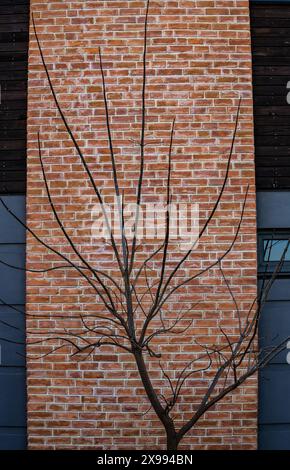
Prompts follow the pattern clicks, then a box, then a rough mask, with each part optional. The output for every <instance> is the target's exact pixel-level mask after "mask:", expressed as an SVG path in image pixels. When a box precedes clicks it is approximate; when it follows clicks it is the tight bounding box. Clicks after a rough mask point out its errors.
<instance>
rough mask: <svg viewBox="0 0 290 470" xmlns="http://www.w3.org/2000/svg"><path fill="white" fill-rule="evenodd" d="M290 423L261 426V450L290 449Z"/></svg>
mask: <svg viewBox="0 0 290 470" xmlns="http://www.w3.org/2000/svg"><path fill="white" fill-rule="evenodd" d="M289 442H290V425H289V424H286V425H284V424H280V425H279V424H275V425H273V424H263V425H261V426H260V435H259V448H260V449H261V450H267V449H272V450H289Z"/></svg>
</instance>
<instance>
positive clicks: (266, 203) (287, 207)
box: [257, 191, 290, 229]
mask: <svg viewBox="0 0 290 470" xmlns="http://www.w3.org/2000/svg"><path fill="white" fill-rule="evenodd" d="M257 224H258V228H259V229H263V228H264V229H268V228H270V229H272V228H275V229H278V228H282V229H284V228H285V229H288V228H289V227H290V193H289V191H285V192H284V191H283V192H274V191H259V192H258V193H257Z"/></svg>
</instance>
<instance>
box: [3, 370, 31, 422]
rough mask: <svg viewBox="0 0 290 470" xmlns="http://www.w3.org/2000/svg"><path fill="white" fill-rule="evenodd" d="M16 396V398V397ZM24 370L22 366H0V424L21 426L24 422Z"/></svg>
mask: <svg viewBox="0 0 290 470" xmlns="http://www.w3.org/2000/svg"><path fill="white" fill-rule="evenodd" d="M16 397H17V399H16ZM25 402H26V394H25V370H24V368H23V367H21V368H16V367H1V368H0V403H1V405H0V407H1V413H0V426H1V427H8V426H12V427H16V426H20V427H23V426H25V424H26V419H25V414H24V413H23V410H24V409H25Z"/></svg>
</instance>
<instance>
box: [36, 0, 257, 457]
mask: <svg viewBox="0 0 290 470" xmlns="http://www.w3.org/2000/svg"><path fill="white" fill-rule="evenodd" d="M144 8H145V2H144V1H143V0H142V1H141V0H140V1H137V0H136V1H135V0H129V1H114V0H112V1H93V0H92V1H88V0H86V1H75V0H68V1H63V0H62V1H58V0H54V1H47V0H45V1H44V0H41V1H40V0H32V1H31V11H32V12H33V13H34V16H35V22H36V25H37V30H38V33H39V38H40V41H41V44H42V47H43V51H44V55H45V59H46V62H47V65H48V68H49V70H50V74H51V78H52V81H53V83H54V86H55V89H56V91H57V94H58V97H59V101H60V103H61V105H62V108H63V110H64V112H65V115H66V116H67V118H68V121H69V123H70V125H71V127H72V129H73V131H74V132H75V135H76V137H77V140H78V143H79V145H80V147H81V148H82V150H83V152H84V155H85V157H86V160H87V162H88V165H89V166H90V169H91V171H92V173H93V175H94V178H95V180H96V182H97V184H98V185H99V186H100V187H101V188H102V194H103V195H104V197H105V198H106V201H110V198H111V196H112V192H113V184H112V177H111V176H112V175H111V171H110V155H109V149H108V142H107V136H106V127H105V113H104V103H103V99H102V90H101V78H100V67H99V59H98V47H99V46H101V47H102V54H103V62H104V70H105V76H106V82H107V91H108V100H109V107H110V113H111V123H112V132H113V140H114V146H115V152H116V158H117V166H118V170H119V175H120V186H121V187H122V188H123V189H124V190H125V192H126V194H127V195H128V198H130V197H133V195H134V194H135V188H136V181H137V177H138V162H139V148H138V145H136V143H135V142H134V141H136V140H138V138H139V136H140V123H141V108H140V97H141V83H142V61H141V57H142V50H143V39H142V38H143V23H144ZM148 36H149V38H148V56H147V66H148V78H147V94H146V98H147V128H146V142H147V143H149V144H150V145H147V146H146V163H145V188H144V200H145V201H150V200H154V199H155V200H156V199H160V198H161V196H162V194H163V195H164V193H165V178H166V165H167V164H166V161H167V154H168V141H169V133H170V127H171V121H172V117H173V116H176V133H175V139H174V149H173V164H172V165H173V171H172V193H173V198H176V200H177V198H179V199H178V200H179V201H182V202H192V200H193V199H194V201H195V202H198V203H199V204H200V212H201V217H202V220H205V218H206V216H207V214H209V211H210V209H211V208H212V205H213V203H214V201H215V199H216V197H217V194H218V191H219V188H220V186H221V184H222V182H223V177H224V173H225V168H226V164H227V157H228V153H229V148H230V144H231V136H232V131H233V126H234V121H235V115H236V112H237V105H238V100H239V96H242V98H243V100H242V105H241V116H240V125H239V131H238V135H237V138H236V145H235V151H234V156H233V163H232V165H231V171H230V178H229V181H228V184H227V188H226V191H225V194H224V196H223V199H222V203H221V205H220V208H219V210H218V212H217V213H216V217H215V218H214V220H213V221H212V223H211V224H210V228H209V230H208V231H207V233H206V234H205V236H204V237H203V240H202V241H201V242H200V244H199V247H198V249H197V250H195V252H194V253H193V254H192V256H191V258H190V260H189V262H188V263H187V265H186V267H187V269H188V270H189V272H190V273H194V272H195V271H197V270H198V269H200V268H201V267H205V266H206V265H208V264H209V263H210V262H212V261H214V260H215V259H217V257H218V256H219V255H221V254H222V253H223V252H224V250H225V249H226V248H227V247H228V246H229V244H230V243H231V241H232V239H233V234H234V230H235V227H236V226H237V224H238V222H239V218H240V212H241V207H242V203H243V197H244V193H245V190H246V186H247V184H248V183H249V184H250V195H249V198H248V201H247V207H246V213H245V216H244V220H243V224H242V229H241V232H240V234H239V237H238V240H237V242H236V243H235V245H234V249H233V250H232V252H231V253H230V254H229V255H228V256H227V257H226V258H225V259H224V261H223V268H224V270H225V273H226V276H227V277H228V279H229V282H230V284H231V288H232V290H233V292H234V293H235V296H236V298H237V301H238V304H239V308H240V310H241V312H244V313H245V312H246V311H247V308H248V306H249V305H250V304H251V302H252V300H253V298H254V297H255V292H256V233H255V230H256V229H255V187H254V165H253V163H254V156H253V128H252V96H251V91H252V90H251V53H250V30H249V11H248V1H246V0H191V1H189V0H178V1H177V0H175V1H173V0H152V1H151V6H150V13H149V33H148ZM28 116H29V118H28V195H27V214H28V223H29V224H30V226H31V227H32V228H33V229H34V230H35V231H36V233H37V234H38V235H39V236H40V237H42V238H43V239H44V240H45V241H46V242H47V243H49V244H51V245H53V246H54V247H55V248H56V249H57V250H59V251H61V252H63V253H65V254H66V255H67V256H68V257H69V258H70V259H71V260H74V261H76V260H77V258H76V255H75V254H74V253H73V252H72V250H71V248H70V247H69V246H68V244H67V242H66V240H65V238H64V236H63V235H62V232H61V230H60V229H59V228H58V226H57V224H56V222H55V219H54V217H53V215H52V213H51V209H50V206H49V204H48V200H47V196H46V192H45V186H44V183H43V179H42V176H41V169H40V165H39V158H38V150H37V132H38V131H39V132H40V138H41V145H42V149H43V160H44V164H45V169H46V173H47V178H48V181H49V183H48V184H49V187H50V188H51V193H52V195H53V201H54V203H55V206H56V209H57V211H58V212H59V215H60V217H61V219H62V221H63V223H64V225H65V227H66V228H67V230H68V232H69V233H70V234H71V236H72V239H73V241H74V242H75V244H76V246H77V247H78V248H79V250H80V251H81V252H82V253H83V255H84V256H85V257H86V258H87V259H89V260H91V261H93V262H94V263H95V265H98V266H100V267H102V268H106V269H110V270H111V271H110V272H115V267H116V264H115V263H114V260H113V259H112V255H111V250H110V247H109V246H108V245H103V244H102V243H100V242H99V241H98V240H97V241H94V242H93V243H91V238H90V233H91V232H90V226H91V225H90V224H91V215H90V213H91V211H90V209H91V208H92V206H93V204H94V202H95V199H94V194H93V190H92V188H91V186H90V184H89V182H88V180H87V177H86V174H85V172H84V168H83V166H82V164H81V162H80V160H79V158H78V156H77V154H76V151H75V149H74V148H73V145H72V142H71V140H70V139H69V137H68V135H67V133H66V132H65V129H64V126H63V124H62V122H61V119H60V117H59V114H58V112H57V110H56V107H55V104H54V102H53V98H52V96H51V93H50V91H49V87H48V83H47V80H46V77H45V73H44V70H43V67H42V65H41V61H40V55H39V52H38V50H37V46H36V41H35V38H34V34H33V32H32V29H31V36H30V57H29V108H28ZM128 200H129V199H128ZM142 246H143V252H141V254H140V256H141V258H142V254H143V256H144V253H146V250H147V251H148V249H151V245H150V246H148V245H147V244H146V243H143V244H142ZM178 256H180V254H178V253H176V252H175V251H174V250H173V251H171V256H170V263H171V264H172V265H173V263H174V260H176V259H178ZM61 264H65V263H64V262H63V261H62V260H61V259H59V257H58V256H57V255H56V254H53V253H51V252H49V251H48V250H47V249H46V248H45V247H43V246H41V245H40V244H39V243H37V242H36V241H35V239H34V238H33V237H32V236H31V235H29V236H28V245H27V266H28V268H30V269H32V268H33V269H40V270H41V269H48V268H51V267H52V266H59V265H61ZM153 267H154V266H153ZM152 275H153V274H152ZM155 275H156V272H155ZM181 275H182V273H181ZM143 281H144V279H143ZM196 301H199V304H198V305H196V306H194V305H195V304H196ZM180 305H183V306H187V308H188V307H189V306H191V305H193V306H192V310H191V311H190V312H189V313H188V315H187V317H186V318H185V319H184V322H185V323H184V325H187V324H188V323H186V321H187V320H192V321H193V323H192V326H191V328H190V329H189V330H188V331H187V332H186V333H185V334H183V335H178V336H167V337H165V338H164V337H163V340H162V341H163V342H161V340H160V343H159V344H157V345H156V348H157V349H158V348H159V349H162V352H163V356H162V362H163V365H164V367H165V369H167V370H168V371H169V373H170V374H172V375H171V376H172V377H173V378H174V374H177V371H178V370H181V369H182V367H183V366H184V364H185V363H186V362H188V361H189V360H191V359H192V358H193V357H194V354H198V353H199V352H200V347H199V346H198V345H197V344H196V343H195V342H194V340H193V338H196V339H197V340H198V342H201V343H204V344H211V343H215V342H220V341H223V338H221V335H220V330H219V326H220V325H221V326H223V327H224V328H225V329H226V331H227V332H228V334H229V335H234V334H235V333H236V331H237V317H236V312H235V306H234V305H233V302H232V299H231V297H230V295H229V291H228V289H227V288H226V286H225V284H224V283H223V281H222V279H221V276H220V272H219V270H218V269H217V268H214V269H212V270H210V271H209V272H208V273H206V274H205V275H204V276H202V278H200V279H198V280H197V281H195V282H194V283H191V285H190V286H187V287H185V288H184V289H183V290H181V291H178V293H177V294H176V295H175V296H174V297H173V298H172V301H171V303H170V304H169V306H168V309H169V311H168V315H169V317H170V316H171V318H174V317H175V312H176V311H177V309H178V306H180ZM27 312H28V316H27V338H28V343H34V344H30V345H28V348H27V349H28V351H27V353H28V358H27V367H28V379H27V383H28V434H29V446H30V448H31V449H43V448H46V449H49V448H97V449H123V448H124V449H162V448H164V443H165V439H164V432H163V430H162V428H161V427H160V424H159V422H158V420H157V419H156V417H155V416H154V414H153V413H152V411H151V410H149V411H148V412H147V413H146V411H147V410H148V402H147V400H146V397H145V395H144V392H143V389H142V386H141V382H140V380H139V378H138V374H137V372H136V367H135V365H134V362H133V361H132V359H131V357H130V355H127V354H125V353H120V352H119V351H118V350H116V349H112V348H111V347H110V346H107V347H103V348H101V349H96V350H95V351H94V353H93V354H92V355H91V356H90V357H87V358H86V357H85V356H84V355H83V356H81V357H80V358H77V357H76V356H75V357H70V354H71V352H72V350H71V348H70V347H69V346H65V347H62V348H59V349H58V346H61V345H62V344H63V340H61V339H59V338H60V337H63V336H65V334H64V329H65V328H66V332H68V331H71V332H72V331H74V332H75V333H78V332H81V331H82V322H81V320H80V314H82V315H89V314H94V313H96V312H102V307H101V304H100V301H99V300H98V299H96V297H95V296H94V295H93V293H92V289H90V288H89V287H87V284H86V281H85V280H83V279H81V278H80V276H79V275H78V274H77V273H76V272H74V271H73V270H71V269H60V270H54V271H50V272H48V273H28V274H27ZM72 317H73V318H72ZM49 336H50V340H46V341H44V342H40V343H39V342H38V341H39V340H40V339H45V338H47V337H49ZM51 350H53V351H52V352H51ZM40 356H41V357H40ZM146 360H148V362H150V371H151V375H152V378H153V381H154V384H155V385H156V387H159V388H160V391H162V392H164V393H167V392H168V389H166V381H165V380H164V377H162V373H161V371H160V368H159V366H158V362H159V360H157V359H150V358H147V359H146ZM208 377H209V376H207V375H206V374H202V373H201V374H200V375H199V376H196V377H193V378H192V379H191V380H189V381H188V382H187V384H186V387H185V389H184V391H183V395H182V398H181V400H180V402H179V404H178V406H177V409H176V415H177V417H178V418H177V419H178V420H180V421H182V420H184V419H185V418H186V417H189V416H190V413H191V412H192V410H193V409H194V406H195V403H197V402H198V401H199V400H200V397H201V396H202V394H203V392H204V390H205V384H206V381H207V380H208ZM256 409H257V397H256V379H255V378H252V379H250V380H249V381H248V382H247V384H246V385H245V386H243V387H242V388H240V389H239V390H237V391H236V392H234V393H233V394H231V395H229V396H227V397H226V398H225V399H224V400H223V401H222V402H220V403H219V404H217V405H216V406H215V408H214V409H212V410H211V411H209V412H208V413H207V414H206V415H205V416H204V417H203V418H201V420H200V422H199V423H198V425H197V426H196V427H195V428H194V429H193V430H192V431H191V432H190V433H189V435H188V436H187V437H186V438H185V439H184V441H183V443H182V446H181V448H185V449H216V448H218V449H221V448H223V449H254V448H255V447H256V432H257V424H256Z"/></svg>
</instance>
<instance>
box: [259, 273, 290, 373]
mask: <svg viewBox="0 0 290 470" xmlns="http://www.w3.org/2000/svg"><path fill="white" fill-rule="evenodd" d="M288 282H289V281H288ZM289 296H290V294H289ZM260 331H261V334H260V347H261V348H262V349H265V348H266V347H268V346H272V347H275V346H279V344H281V343H282V342H283V341H285V340H287V338H289V337H290V301H288V302H287V301H281V300H279V301H276V302H267V304H266V305H265V307H264V308H263V315H262V318H261V322H260ZM289 352H290V351H289V350H288V349H287V343H286V344H285V348H284V349H283V351H281V352H280V353H279V354H277V356H276V357H275V358H274V359H273V361H272V363H275V364H282V365H285V364H286V362H287V355H288V353H289ZM287 373H288V375H289V376H290V365H287Z"/></svg>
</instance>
